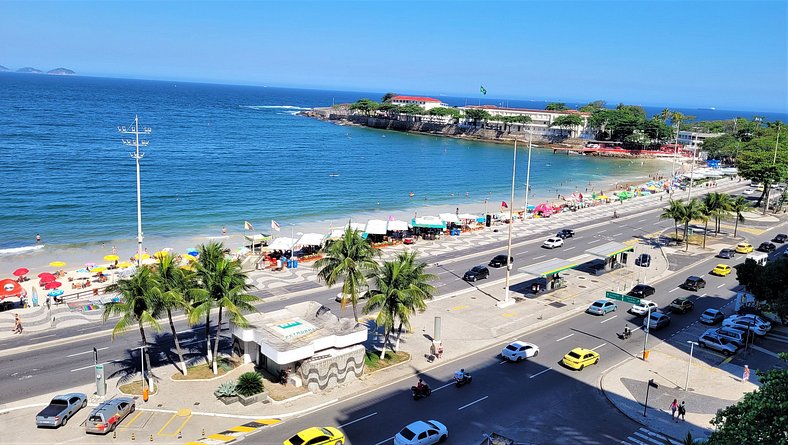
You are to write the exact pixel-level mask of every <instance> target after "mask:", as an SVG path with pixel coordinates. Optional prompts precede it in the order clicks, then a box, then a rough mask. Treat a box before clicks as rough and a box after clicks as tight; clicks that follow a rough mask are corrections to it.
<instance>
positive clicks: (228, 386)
mask: <svg viewBox="0 0 788 445" xmlns="http://www.w3.org/2000/svg"><path fill="white" fill-rule="evenodd" d="M213 395H215V396H216V398H217V399H219V400H220V401H221V402H222V403H224V404H225V405H229V404H231V403H235V402H237V401H238V391H237V389H236V385H235V382H224V383H221V384H220V385H219V387H218V388H216V391H214V392H213Z"/></svg>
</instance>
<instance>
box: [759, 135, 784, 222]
mask: <svg viewBox="0 0 788 445" xmlns="http://www.w3.org/2000/svg"><path fill="white" fill-rule="evenodd" d="M779 145H780V122H779V121H778V122H777V140H776V141H775V142H774V158H773V159H772V165H776V164H777V147H778V146H779ZM772 187H773V185H770V186H769V188H768V189H766V205H764V206H763V213H762V214H763V215H765V214H766V212H768V211H769V201H770V200H771V196H772ZM775 212H776V209H775Z"/></svg>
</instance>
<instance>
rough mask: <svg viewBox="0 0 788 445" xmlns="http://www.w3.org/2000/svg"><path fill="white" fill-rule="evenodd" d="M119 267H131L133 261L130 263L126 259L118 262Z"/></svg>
mask: <svg viewBox="0 0 788 445" xmlns="http://www.w3.org/2000/svg"><path fill="white" fill-rule="evenodd" d="M118 267H120V268H121V269H125V268H127V267H131V263H129V262H128V261H124V262H122V263H120V264H118Z"/></svg>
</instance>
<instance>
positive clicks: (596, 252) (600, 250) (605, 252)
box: [586, 241, 635, 259]
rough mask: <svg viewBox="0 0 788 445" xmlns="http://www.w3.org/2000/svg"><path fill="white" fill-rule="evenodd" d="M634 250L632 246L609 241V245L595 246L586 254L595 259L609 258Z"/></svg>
mask: <svg viewBox="0 0 788 445" xmlns="http://www.w3.org/2000/svg"><path fill="white" fill-rule="evenodd" d="M632 250H635V247H634V246H629V245H627V244H624V243H617V242H615V241H611V242H609V243H605V244H601V245H599V246H596V247H594V248H592V249H588V250H586V253H587V254H589V255H593V256H595V257H597V258H602V259H605V258H609V257H611V256H614V255H618V254H619V253H621V252H629V251H632Z"/></svg>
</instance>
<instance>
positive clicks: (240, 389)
mask: <svg viewBox="0 0 788 445" xmlns="http://www.w3.org/2000/svg"><path fill="white" fill-rule="evenodd" d="M235 392H236V393H238V401H240V402H241V405H244V406H248V405H251V404H252V403H255V402H256V401H258V400H260V394H261V393H262V392H263V376H261V375H260V374H258V373H256V372H254V371H250V372H245V373H243V374H241V376H240V377H238V383H237V384H236V385H235Z"/></svg>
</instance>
